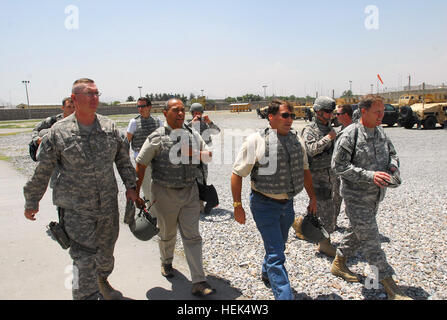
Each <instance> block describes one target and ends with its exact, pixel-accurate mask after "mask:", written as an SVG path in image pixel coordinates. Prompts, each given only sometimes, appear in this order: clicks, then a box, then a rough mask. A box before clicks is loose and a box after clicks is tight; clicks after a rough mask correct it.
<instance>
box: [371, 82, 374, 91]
mask: <svg viewBox="0 0 447 320" xmlns="http://www.w3.org/2000/svg"><path fill="white" fill-rule="evenodd" d="M371 93H374V85H373V84H371Z"/></svg>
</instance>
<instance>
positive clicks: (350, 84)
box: [349, 80, 352, 93]
mask: <svg viewBox="0 0 447 320" xmlns="http://www.w3.org/2000/svg"><path fill="white" fill-rule="evenodd" d="M349 91H351V93H352V80H349Z"/></svg>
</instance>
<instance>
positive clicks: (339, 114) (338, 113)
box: [334, 112, 346, 116]
mask: <svg viewBox="0 0 447 320" xmlns="http://www.w3.org/2000/svg"><path fill="white" fill-rule="evenodd" d="M345 113H346V112H336V113H334V114H335V115H336V116H342V115H344V114H345Z"/></svg>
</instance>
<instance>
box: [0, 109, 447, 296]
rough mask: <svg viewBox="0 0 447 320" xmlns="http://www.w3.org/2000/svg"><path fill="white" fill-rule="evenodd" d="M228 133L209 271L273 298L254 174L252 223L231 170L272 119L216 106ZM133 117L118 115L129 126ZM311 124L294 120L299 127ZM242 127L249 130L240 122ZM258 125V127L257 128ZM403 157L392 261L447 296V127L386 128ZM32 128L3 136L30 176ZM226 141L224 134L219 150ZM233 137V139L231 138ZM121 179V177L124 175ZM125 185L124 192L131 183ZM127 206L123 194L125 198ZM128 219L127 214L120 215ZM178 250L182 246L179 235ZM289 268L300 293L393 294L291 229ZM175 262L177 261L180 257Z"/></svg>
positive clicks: (301, 198) (388, 237) (300, 210)
mask: <svg viewBox="0 0 447 320" xmlns="http://www.w3.org/2000/svg"><path fill="white" fill-rule="evenodd" d="M208 115H209V116H210V118H211V119H212V120H213V121H214V122H215V123H216V124H217V125H219V126H220V128H221V129H222V133H221V135H219V136H215V138H214V141H215V146H216V149H215V151H214V156H215V159H214V161H215V162H216V163H213V164H211V165H210V166H209V179H208V180H209V183H212V184H214V186H215V187H216V189H217V190H218V193H219V197H220V205H219V207H218V208H216V209H214V210H213V211H212V213H211V214H210V215H208V216H202V217H201V223H200V230H201V234H202V237H203V241H204V247H203V259H204V264H205V269H206V272H207V274H209V275H215V276H218V277H221V278H224V279H227V280H228V281H229V282H230V283H231V286H233V287H235V288H238V289H239V290H240V291H241V292H242V294H243V296H244V297H246V298H248V299H258V300H259V299H268V300H269V299H273V294H272V293H271V290H270V289H268V288H266V287H265V286H264V284H263V283H262V282H261V281H260V272H261V271H260V264H261V262H262V258H263V256H264V249H263V244H262V240H261V237H260V234H259V232H258V231H257V229H256V226H255V223H254V221H253V218H252V215H251V213H250V210H249V206H248V203H249V200H248V197H249V191H250V186H249V185H250V181H249V178H247V179H244V182H243V196H242V202H243V204H244V208H245V210H246V213H247V222H246V224H245V225H243V226H242V225H239V224H238V223H236V222H235V221H234V219H233V208H232V202H233V200H232V197H231V189H230V176H231V168H232V162H233V160H234V158H235V156H236V154H237V152H238V151H239V147H240V143H241V141H242V140H241V138H237V139H231V135H239V136H240V135H244V134H245V135H247V134H249V133H250V132H252V130H254V129H256V128H261V127H264V126H265V125H266V120H261V119H258V118H257V117H256V114H255V113H254V112H252V113H240V114H239V115H237V114H231V113H230V112H216V113H215V112H209V113H208ZM128 119H130V116H123V117H121V118H120V119H119V121H118V122H119V125H120V127H121V128H122V129H123V130H124V128H125V123H126V122H127V121H128ZM304 125H305V122H304V121H303V120H297V121H295V127H296V128H302V127H303V126H304ZM241 128H242V129H241ZM250 130H251V131H250ZM385 131H386V133H387V135H388V136H389V137H390V138H391V140H392V141H393V143H394V146H395V148H396V150H397V153H398V155H399V157H400V160H401V175H402V178H403V184H402V186H401V187H399V188H397V189H390V190H388V193H387V196H386V198H385V200H384V201H383V202H382V204H381V206H380V209H379V214H378V217H377V219H378V225H379V230H380V235H381V240H382V248H383V249H384V250H385V253H386V256H387V259H388V261H389V263H390V264H391V265H392V266H393V267H394V269H395V271H396V279H397V280H398V281H399V285H400V286H401V288H402V289H403V291H404V292H405V293H407V294H408V295H409V296H411V297H412V298H414V299H422V300H424V299H436V300H438V299H441V300H444V299H447V287H446V285H445V283H447V256H446V254H445V252H447V231H446V230H447V228H446V227H447V199H446V195H447V175H446V174H445V173H444V170H445V169H446V168H447V139H446V137H447V130H442V129H440V128H438V129H436V130H432V131H425V130H416V129H413V130H406V129H403V128H398V127H392V128H388V127H386V128H385ZM29 139H30V133H19V134H16V135H8V136H1V135H0V155H2V156H6V157H8V158H9V161H11V162H12V163H13V164H14V166H15V167H16V168H17V170H18V172H19V174H23V175H26V176H30V175H31V174H32V173H33V170H34V167H35V164H34V163H33V162H32V160H31V159H30V158H29V155H28V146H27V144H28V141H29ZM219 141H225V143H224V144H223V147H221V149H220V150H221V152H220V154H219V152H218V150H219ZM231 141H232V142H233V143H231ZM118 180H119V178H118ZM119 185H120V188H121V189H120V190H121V192H120V195H119V197H120V199H121V200H123V199H124V190H123V187H122V185H121V183H119ZM120 202H121V203H120V205H121V207H120V212H121V214H123V212H124V201H120ZM306 206H307V195H306V193H305V191H303V192H302V193H300V194H299V195H298V196H296V197H295V201H294V207H295V212H296V215H299V214H304V212H305V208H306ZM121 220H122V219H121ZM347 227H348V220H347V218H346V215H345V214H344V205H342V212H341V214H340V216H339V218H338V228H337V230H336V231H335V232H334V234H332V241H333V243H334V244H335V245H337V244H338V243H339V242H340V241H341V239H342V236H343V233H344V232H346V228H347ZM177 250H178V251H179V252H181V251H182V244H181V240H180V237H178V242H177ZM286 257H287V260H286V267H287V270H288V272H289V278H290V281H291V284H292V287H293V288H294V290H295V291H296V298H297V299H323V300H339V299H343V300H345V299H375V300H377V299H378V300H380V299H386V294H385V291H384V290H383V287H382V286H381V285H379V288H378V289H366V288H365V286H364V285H363V284H360V283H358V284H348V283H346V282H344V281H343V280H341V279H339V278H336V277H334V276H332V275H331V273H330V265H331V259H329V258H327V257H326V256H324V255H321V254H319V253H317V252H316V246H315V245H313V244H310V243H307V242H305V241H301V240H298V239H297V238H296V237H295V235H294V232H293V229H290V232H289V240H288V242H287V248H286ZM174 264H175V261H174ZM348 266H349V268H350V269H351V270H352V271H353V272H356V273H361V274H365V275H366V274H368V272H369V268H368V266H367V263H366V262H365V260H364V258H363V257H362V256H361V255H360V254H359V255H357V256H355V257H353V258H352V259H350V261H349V264H348Z"/></svg>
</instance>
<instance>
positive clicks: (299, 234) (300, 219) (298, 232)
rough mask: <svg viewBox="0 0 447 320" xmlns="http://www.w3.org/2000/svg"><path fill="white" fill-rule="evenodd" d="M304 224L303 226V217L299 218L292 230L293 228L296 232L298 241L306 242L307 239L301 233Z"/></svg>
mask: <svg viewBox="0 0 447 320" xmlns="http://www.w3.org/2000/svg"><path fill="white" fill-rule="evenodd" d="M302 224H303V217H302V216H299V217H298V218H296V219H295V221H294V222H293V224H292V228H293V230H295V235H296V236H297V238H298V239H301V240H306V237H305V236H304V235H303V234H302V231H301V225H302Z"/></svg>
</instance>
